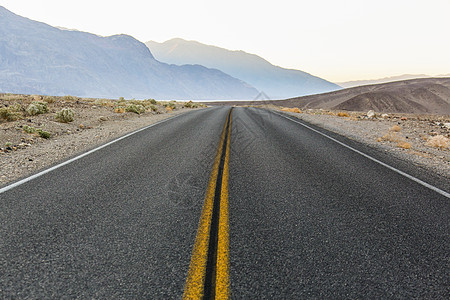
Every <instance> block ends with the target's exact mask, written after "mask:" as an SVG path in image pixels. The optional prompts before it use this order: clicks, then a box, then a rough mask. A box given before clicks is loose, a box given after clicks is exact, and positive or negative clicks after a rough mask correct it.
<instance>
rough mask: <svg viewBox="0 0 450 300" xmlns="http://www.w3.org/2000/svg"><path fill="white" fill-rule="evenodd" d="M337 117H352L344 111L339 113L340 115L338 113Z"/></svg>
mask: <svg viewBox="0 0 450 300" xmlns="http://www.w3.org/2000/svg"><path fill="white" fill-rule="evenodd" d="M337 116H338V117H350V115H349V114H348V113H346V112H342V111H340V112H338V113H337Z"/></svg>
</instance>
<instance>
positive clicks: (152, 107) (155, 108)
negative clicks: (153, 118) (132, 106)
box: [148, 104, 158, 112]
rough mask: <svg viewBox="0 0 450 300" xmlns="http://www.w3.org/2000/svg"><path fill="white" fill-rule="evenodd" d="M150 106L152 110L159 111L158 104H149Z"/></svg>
mask: <svg viewBox="0 0 450 300" xmlns="http://www.w3.org/2000/svg"><path fill="white" fill-rule="evenodd" d="M148 108H149V109H150V110H151V111H155V112H157V111H158V107H157V106H156V105H153V104H151V105H149V106H148Z"/></svg>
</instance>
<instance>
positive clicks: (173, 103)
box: [163, 101, 177, 111]
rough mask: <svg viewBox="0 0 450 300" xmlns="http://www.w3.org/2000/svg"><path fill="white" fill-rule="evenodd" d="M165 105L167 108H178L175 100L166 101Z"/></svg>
mask: <svg viewBox="0 0 450 300" xmlns="http://www.w3.org/2000/svg"><path fill="white" fill-rule="evenodd" d="M163 106H164V107H165V108H169V110H170V111H172V110H174V109H176V108H177V107H176V105H175V102H174V101H170V102H167V103H164V104H163Z"/></svg>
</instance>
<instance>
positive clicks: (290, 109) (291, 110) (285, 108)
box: [281, 107, 302, 113]
mask: <svg viewBox="0 0 450 300" xmlns="http://www.w3.org/2000/svg"><path fill="white" fill-rule="evenodd" d="M281 111H287V112H293V113H301V112H302V111H301V110H300V109H299V108H298V107H292V108H289V107H283V108H281Z"/></svg>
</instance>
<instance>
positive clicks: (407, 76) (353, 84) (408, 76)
mask: <svg viewBox="0 0 450 300" xmlns="http://www.w3.org/2000/svg"><path fill="white" fill-rule="evenodd" d="M435 77H450V74H447V75H439V76H435ZM419 78H433V76H430V75H426V74H404V75H399V76H391V77H384V78H379V79H369V80H353V81H345V82H337V84H339V85H340V86H342V87H343V88H350V87H357V86H361V85H372V84H379V83H388V82H393V81H403V80H410V79H419Z"/></svg>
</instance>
